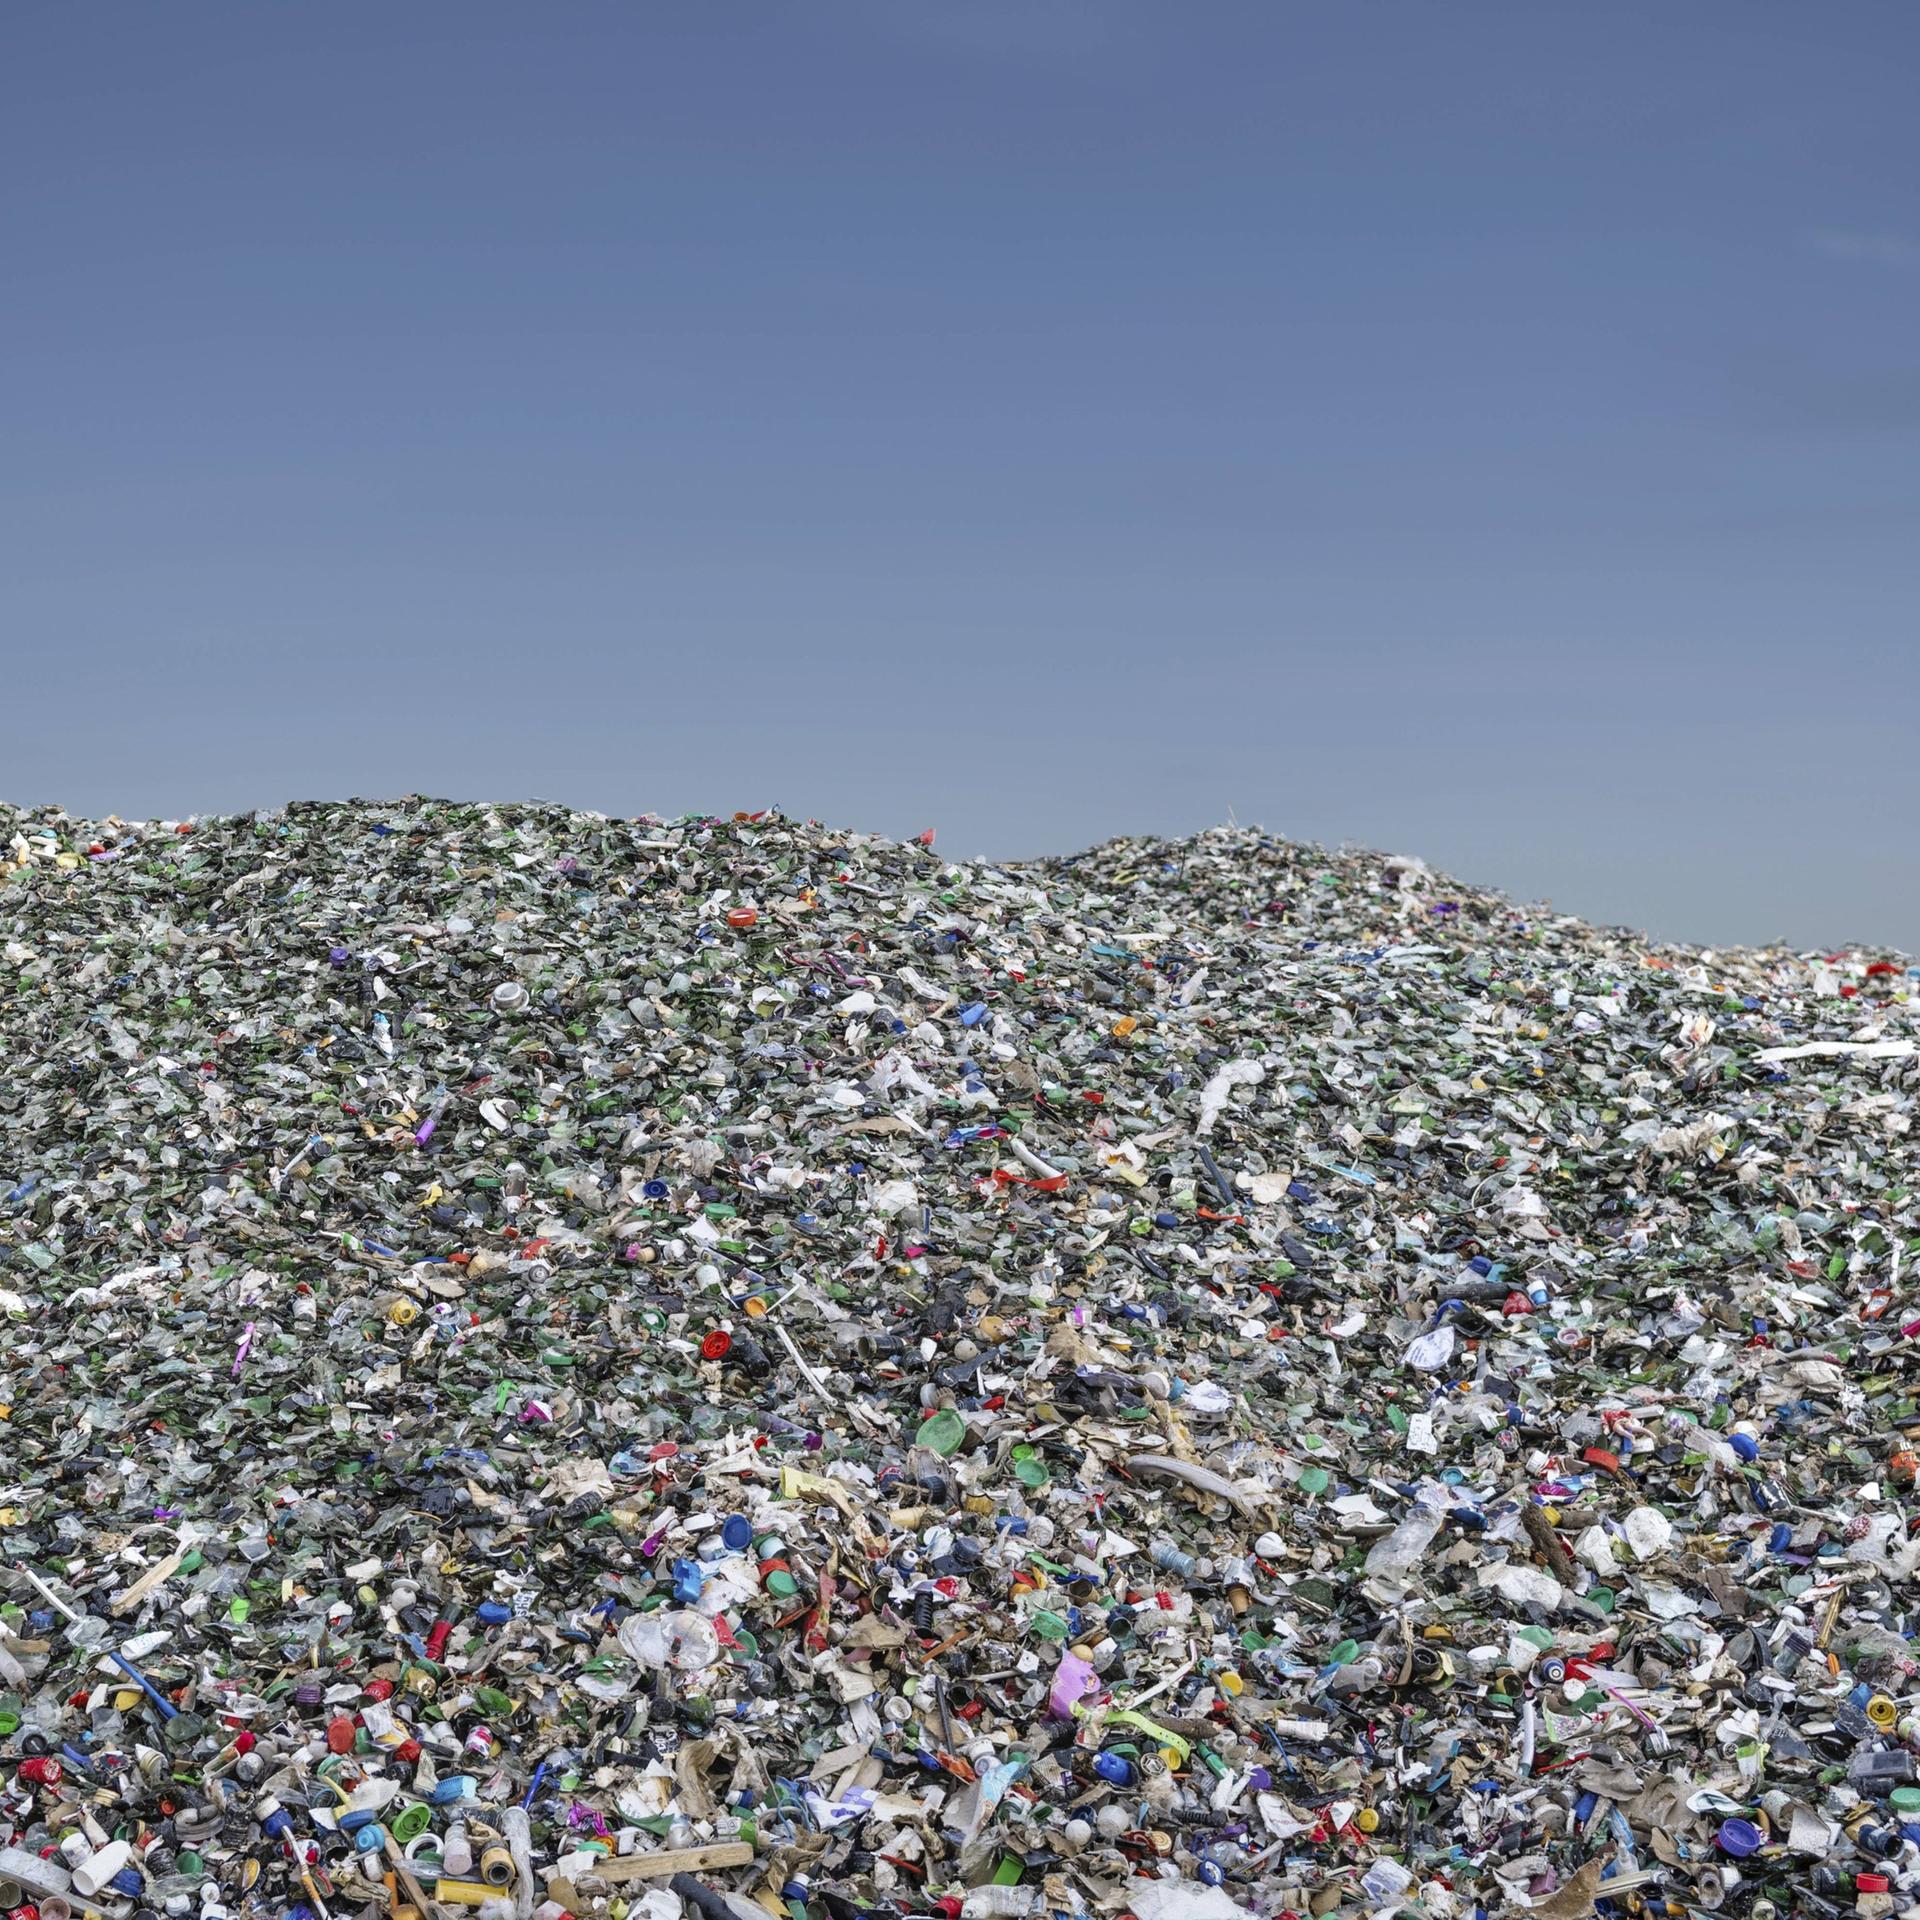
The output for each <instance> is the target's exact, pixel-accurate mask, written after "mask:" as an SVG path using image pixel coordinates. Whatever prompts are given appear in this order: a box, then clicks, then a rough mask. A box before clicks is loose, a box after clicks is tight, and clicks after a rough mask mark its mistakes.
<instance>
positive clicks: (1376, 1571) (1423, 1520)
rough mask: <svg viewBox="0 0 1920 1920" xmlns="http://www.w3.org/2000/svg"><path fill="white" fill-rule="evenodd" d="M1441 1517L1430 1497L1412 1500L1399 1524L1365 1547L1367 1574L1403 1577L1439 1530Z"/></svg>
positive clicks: (1430, 1543) (1421, 1555) (1417, 1561)
mask: <svg viewBox="0 0 1920 1920" xmlns="http://www.w3.org/2000/svg"><path fill="white" fill-rule="evenodd" d="M1443 1517H1444V1516H1443V1515H1442V1513H1441V1511H1440V1509H1439V1508H1438V1507H1437V1506H1435V1505H1433V1504H1432V1503H1431V1502H1430V1501H1428V1500H1426V1499H1420V1500H1417V1501H1415V1503H1414V1504H1413V1506H1412V1507H1411V1508H1410V1509H1409V1510H1408V1512H1407V1514H1406V1516H1405V1518H1403V1519H1402V1520H1401V1522H1400V1524H1399V1525H1398V1526H1397V1527H1395V1528H1394V1530H1393V1531H1392V1532H1391V1533H1389V1534H1387V1535H1386V1536H1385V1537H1384V1538H1382V1539H1379V1540H1376V1541H1375V1542H1374V1543H1373V1545H1372V1547H1371V1548H1370V1549H1369V1550H1368V1553H1367V1564H1366V1572H1367V1574H1368V1576H1369V1577H1370V1578H1375V1577H1377V1578H1380V1579H1386V1580H1404V1579H1405V1578H1406V1577H1407V1576H1408V1575H1409V1574H1410V1573H1412V1572H1413V1570H1414V1569H1415V1568H1416V1567H1417V1566H1419V1564H1420V1562H1421V1561H1422V1560H1424V1559H1425V1558H1426V1555H1427V1549H1428V1548H1429V1547H1430V1546H1432V1545H1433V1543H1434V1540H1435V1538H1436V1536H1437V1535H1438V1534H1439V1532H1440V1524H1441V1520H1442V1518H1443Z"/></svg>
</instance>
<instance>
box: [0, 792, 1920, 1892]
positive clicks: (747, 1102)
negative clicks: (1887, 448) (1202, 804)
mask: <svg viewBox="0 0 1920 1920" xmlns="http://www.w3.org/2000/svg"><path fill="white" fill-rule="evenodd" d="M0 954H3V955H4V962H5V964H4V967H3V968H0V1329H4V1336H3V1338H0V1550H3V1552H0V1558H3V1559H4V1562H5V1569H6V1570H5V1572H4V1573H0V1601H4V1607H0V1908H3V1909H6V1910H9V1911H14V1912H16V1913H24V1914H25V1915H26V1916H27V1920H33V1916H34V1915H35V1914H36V1913H37V1915H38V1916H39V1920H62V1917H63V1915H77V1916H86V1915H92V1914H100V1915H105V1916H110V1917H111V1920H129V1917H131V1916H135V1915H147V1916H158V1915H167V1916H174V1917H176V1920H177V1917H178V1916H186V1915H192V1914H202V1915H205V1916H208V1920H221V1916H235V1915H241V1914H256V1913H257V1914H261V1915H266V1914H273V1915H276V1916H278V1915H289V1914H290V1915H295V1916H300V1917H301V1920H329V1917H330V1916H334V1915H349V1914H356V1913H367V1914H372V1913H378V1912H384V1913H386V1914H389V1915H392V1916H394V1917H395V1920H416V1917H417V1920H448V1917H449V1916H458V1915H459V1914H460V1913H461V1911H462V1910H463V1909H474V1910H476V1911H477V1912H478V1913H479V1914H480V1916H481V1920H506V1916H507V1915H509V1914H512V1915H514V1916H516V1920H532V1916H534V1915H536V1914H537V1915H540V1916H542V1917H543V1920H558V1916H559V1915H561V1914H563V1913H572V1914H574V1915H577V1916H580V1917H581V1920H588V1917H589V1916H592V1917H593V1920H598V1917H599V1916H602V1915H605V1916H609V1920H625V1917H626V1916H628V1915H638V1916H640V1917H641V1920H680V1916H686V1920H692V1916H693V1915H695V1914H699V1915H701V1916H704V1920H766V1916H776V1917H782V1916H783V1917H784V1920H822V1917H823V1916H825V1917H827V1920H853V1916H855V1915H894V1914H900V1915H907V1914H913V1915H928V1916H932V1915H940V1916H943V1920H978V1917H979V1916H1023V1915H1029V1914H1032V1915H1044V1914H1063V1915H1081V1914H1098V1915H1111V1916H1119V1915H1127V1914H1131V1915H1135V1916H1138V1920H1236V1916H1238V1915H1241V1914H1244V1913H1251V1914H1254V1915H1258V1916H1261V1920H1275V1917H1276V1916H1284V1915H1289V1914H1291V1915H1306V1914H1309V1913H1311V1914H1330V1913H1362V1912H1371V1913H1373V1914H1375V1915H1381V1916H1390V1915H1393V1914H1407V1915H1426V1916H1433V1920H1455V1917H1457V1920H1465V1916H1470V1915H1474V1914H1482V1913H1485V1914H1493V1913H1500V1914H1506V1913H1520V1912H1531V1913H1533V1914H1536V1915H1539V1916H1543V1920H1581V1916H1584V1915H1586V1914H1589V1913H1598V1914H1602V1915H1636V1914H1663V1913H1665V1914H1677V1913H1696V1912H1702V1911H1713V1912H1720V1913H1728V1914H1752V1915H1755V1916H1759V1917H1760V1920H1766V1917H1767V1916H1779V1917H1780V1920H1786V1916H1789V1915H1801V1914H1832V1913H1856V1912H1857V1913H1861V1914H1867V1915H1876V1914H1885V1913H1899V1912H1906V1913H1913V1912H1920V1905H1917V1904H1916V1901H1920V1765H1917V1764H1916V1763H1917V1760H1920V1685H1916V1678H1915V1676H1916V1672H1917V1671H1920V1662H1917V1660H1916V1650H1917V1647H1920V1643H1917V1642H1916V1640H1915V1637H1914V1636H1915V1633H1916V1631H1920V1613H1916V1605H1915V1588H1914V1571H1915V1566H1916V1562H1917V1561H1920V1538H1917V1537H1916V1534H1915V1531H1914V1525H1913V1522H1914V1512H1915V1510H1914V1493H1913V1488H1914V1478H1915V1471H1916V1461H1915V1456H1914V1453H1913V1452H1912V1451H1910V1449H1909V1439H1910V1437H1911V1436H1912V1435H1913V1434H1914V1433H1915V1431H1917V1430H1920V1403H1917V1402H1916V1398H1915V1390H1914V1380H1915V1375H1914V1368H1913V1364H1912V1354H1913V1351H1914V1336H1915V1335H1920V1304H1917V1303H1916V1302H1917V1299H1920V1296H1917V1295H1916V1290H1915V1288H1914V1287H1913V1286H1912V1285H1911V1284H1910V1282H1909V1275H1910V1272H1911V1270H1912V1264H1913V1256H1914V1254H1915V1252H1916V1251H1920V1226H1917V1225H1916V1204H1915V1198H1914V1191H1913V1188H1914V1182H1915V1179H1916V1169H1915V1156H1914V1146H1913V1140H1912V1136H1911V1132H1910V1128H1911V1124H1912V1120H1913V1115H1914V1107H1915V1091H1916V1087H1920V1067H1916V1063H1915V1059H1914V1052H1915V1035H1916V1031H1917V1030H1920V1029H1917V1028H1916V1023H1915V1019H1914V1010H1915V991H1916V985H1917V984H1920V972H1917V971H1916V970H1915V969H1914V968H1912V967H1910V966H1909V965H1908V964H1907V962H1906V961H1905V960H1904V959H1902V958H1900V957H1899V956H1895V955H1890V954H1881V953H1877V952H1867V951H1857V950H1856V951H1847V952H1842V953H1833V954H1811V955H1810V954H1797V953H1792V952H1788V951H1785V950H1767V951H1739V952H1734V951H1721V952H1705V951H1697V950H1692V949H1686V948H1680V947H1673V946H1662V945H1655V944H1650V943H1648V942H1646V941H1645V940H1643V939H1640V938H1638V937H1636V936H1634V935H1632V934H1630V933H1627V932H1623V931H1618V930H1608V929H1603V928H1596V927H1592V926H1588V925H1585V924H1583V923H1581V922H1579V921H1578V920H1575V919H1572V918H1569V917H1567V916H1565V915H1561V914H1558V913H1555V912H1552V911H1550V910H1547V909H1544V908H1538V907H1523V906H1518V905H1515V904H1513V903H1511V902H1509V901H1507V900H1505V899H1503V898H1501V897H1499V896H1497V895H1495V894H1492V893H1489V892H1486V891H1483V890H1480V889H1476V888H1473V887H1469V886H1464V885H1461V884H1459V883H1457V882H1454V881H1452V880H1448V879H1445V878H1443V877H1441V876H1439V875H1437V874H1434V873H1432V872H1430V871H1429V870H1428V869H1427V867H1425V866H1424V865H1423V864H1422V863H1421V862H1419V861H1418V860H1414V859H1408V858H1384V857H1381V856H1378V855H1375V854H1370V853H1357V852H1350V851H1342V852H1337V853H1335V852H1328V851H1325V850H1323V849H1320V848H1316V847H1309V846H1301V845H1295V844H1290V843H1288V842H1285V841H1283V840H1279V839H1276V838H1273V837H1271V836H1268V835H1266V834H1263V833H1258V832H1253V831H1244V830H1238V829H1235V830H1217V831H1212V832H1207V833H1202V834H1199V835H1197V836H1194V837H1192V838H1190V839H1184V840H1177V841H1157V840H1140V839H1135V840H1121V841H1115V842H1112V843H1110V844H1108V845H1105V846H1101V847H1097V848H1095V849H1093V850H1091V851H1089V852H1087V853H1084V854H1080V855H1076V856H1073V857H1070V858H1061V859H1047V860H1039V861H1033V862H1029V863H1021V864H1009V865H999V866H996V865H991V864H988V863H983V862H977V861H964V862H951V861H947V860H945V859H942V858H940V857H939V856H938V855H937V854H936V853H935V852H934V851H932V850H931V848H929V847H925V846H921V845H919V844H901V843H898V842H894V841H890V840H884V839H880V838H876V837H872V836H868V835H862V834H851V833H840V832H835V831H831V830H829V829H827V828H823V827H820V826H818V825H814V824H800V823H796V822H793V821H789V820H787V819H784V818H782V817H780V816H778V815H775V814H756V815H751V816H746V815H742V816H736V817H734V818H732V819H728V820H719V819H690V820H680V821H672V822H669V821H664V820H658V819H653V818H649V817H643V818H641V819H639V820H632V821H628V820H614V819H607V818H603V817H600V816H598V815H592V814H586V813H580V812H575V811H570V810H568V809H565V808H561V807H556V806H545V805H540V806H535V805H527V806H505V805H502V806H482V805H466V804H454V803H450V802H440V801H429V800H422V799H418V798H409V799H406V800H402V801H398V802H395V803H392V804H385V805H383V804H374V803H365V802H358V801H356V802H351V803H345V804H305V805H292V806H288V807H287V808H285V809H283V810H280V811H276V812H271V813H260V814H256V815H247V816H241V817H237V818H223V819H209V818H202V819H195V820H191V821H178V822H173V821H150V822H140V823H130V822H122V821H117V820H110V821H104V822H87V821H80V820H75V819H70V818H68V817H66V816H64V815H61V814H57V813H52V812H47V811H32V810H8V809H0Z"/></svg>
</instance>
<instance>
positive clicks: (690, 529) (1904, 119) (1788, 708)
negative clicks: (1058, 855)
mask: <svg viewBox="0 0 1920 1920" xmlns="http://www.w3.org/2000/svg"><path fill="white" fill-rule="evenodd" d="M6 37H7V57H6V59H5V60H4V62H0V164H3V165H4V170H5V177H6V178H7V180H8V182H9V191H8V196H7V199H8V205H7V207H6V209H5V211H4V213H0V240H3V241H4V246H5V263H6V264H5V278H6V286H7V296H6V299H5V302H4V304H3V305H0V652H3V654H4V664H5V667H6V681H5V686H6V714H7V724H6V741H7V744H6V751H5V754H4V756H3V757H0V765H4V769H5V771H4V777H0V796H3V797H5V798H6V799H9V800H12V801H15V802H22V803H25V802H39V801H58V802H60V803H62V804H64V805H66V806H68V807H70V808H72V809H74V810H76V811H84V812H89V813H98V812H105V811H108V810H117V811H119V812H121V813H123V814H129V815H140V814H177V813H183V812H187V811H190V810H201V809H234V808H243V807H249V806H255V805H262V804H272V803H275V802H278V801H280V800H284V799H287V798H294V797H311V796H323V795H324V796H342V795H347V794H368V795H381V794H392V793H398V792H402V791H406V790H409V789H412V790H417V791H424V792H439V793H448V794H454V795H460V796H472V795H487V796H497V797H503V798H505V797H526V796H540V797H545V798H551V799H560V800H566V801H570V802H574V803H576V804H580V805H584V806H590V807H595V808H599V809H603V810H606V811H609V812H618V813H632V812H638V811H640V810H643V809H651V810H654V811H658V812H663V813H677V812H681V811H687V810H694V809H702V810H707V809H710V810H720V811H731V810H733V809H735V808H746V807H757V806H761V805H766V804H770V803H775V804H779V805H781V806H783V807H785V808H786V809H787V810H789V811H790V812H793V813H797V814H812V815H817V816H819V817H822V818H825V819H828V820H831V821H833V822H836V823H839V824H844V825H849V826H859V827H865V828H870V829H873V830H876V831H882V832H891V833H899V834H911V833H915V832H918V831H920V830H921V829H923V828H926V827H936V828H937V829H938V830H939V846H940V848H941V849H942V850H943V851H951V852H953V853H955V854H974V853H981V854H989V855H995V856H1015V855H1020V854H1027V853H1040V852H1049V851H1064V850H1067V849H1069V848H1072V847H1074V846H1076V845H1080V844H1085V843H1087V842H1089V841H1092V840H1096V839H1100V838H1104V837H1106V836H1108V835H1111V834H1115V833H1120V832H1140V831H1166V832H1184V831H1188V830H1191V829H1194V828H1198V827H1200V826H1203V825H1206V824H1209V823H1211V822H1215V821H1218V820H1222V819H1225V818H1228V817H1229V816H1231V817H1235V818H1237V819H1239V820H1240V821H1242V822H1250V821H1258V822H1260V823H1262V824H1264V825H1266V826H1268V827H1270V828H1272V829H1273V830H1275V831H1277V832H1281V833H1285V834H1288V835H1292V836H1295V837H1300V838H1309V839H1320V840H1326V841H1332V842H1338V841H1341V840H1348V839H1351V840H1354V841H1358V842H1361V843H1365V844H1369V845H1375V846H1381V847H1385V848H1389V849H1394V850H1404V851H1409V852H1417V853H1420V854H1422V855H1424V856H1426V857H1427V858H1428V859H1429V860H1430V861H1432V862H1433V863H1434V864H1436V865H1439V866H1442V867H1445V868H1448V869H1451V870H1452V871H1454V872H1456V873H1458V874H1460V875H1462V876H1464V877H1468V878H1471V879H1474V880H1476V881H1482V882H1486V883H1489V884H1493V885H1498V886H1502V887H1505V888H1506V889H1507V890H1509V891H1510V892H1513V893H1516V894H1519V895H1521V896H1523V897H1537V896H1540V895H1543V894H1550V895H1551V896H1552V897H1553V898H1554V900H1555V901H1556V903H1557V904H1558V905H1560V906H1562V907H1564V908H1566V909H1568V910H1571V911H1576V912H1580V913H1582V914H1585V915H1587V916H1588V917H1591V918H1594V919H1599V920H1603V921H1616V922H1624V923H1627V924H1630V925H1636V926H1643V927H1646V928H1649V929H1651V930H1652V931H1654V932H1656V933H1659V934H1662V935H1667V936H1672V937H1679V938H1689V939H1695V940H1701V941H1706V942H1721V941H1731V940H1741V939H1764V938H1768V937H1773V936H1781V937H1785V938H1788V939H1790V940H1793V941H1795V942H1796V943H1801V944H1807V945H1825V944H1837V943H1839V942H1842V941H1847V940H1861V941H1889V942H1894V943H1897V944H1899V945H1902V946H1904V947H1907V948H1909V949H1913V948H1920V888H1916V886H1915V884H1914V882H1915V879H1916V873H1915V864H1916V863H1915V856H1914V851H1913V847H1914V835H1913V826H1912V821H1913V815H1914V806H1913V800H1912V792H1911V778H1910V767H1911V761H1912V747H1913V743H1914V738H1915V721H1914V714H1915V711H1916V708H1915V698H1916V694H1920V649H1917V648H1916V645H1915V620H1914V615H1915V611H1916V601H1917V599H1920V595H1917V594H1916V573H1915V565H1914V555H1915V553H1916V552H1920V524H1916V523H1917V522H1920V484H1917V483H1920V461H1917V460H1916V452H1917V451H1920V347H1917V346H1916V341H1920V325H1917V324H1916V323H1917V322H1920V212H1917V211H1916V205H1915V201H1914V196H1913V183H1914V181H1915V180H1916V179H1920V116H1916V115H1915V114H1914V113H1913V112H1912V101H1911V77H1912V74H1913V72H1914V70H1915V60H1916V57H1920V12H1916V11H1915V10H1914V9H1913V8H1911V7H1910V6H1906V5H1896V4H1891V3H1876V0H1867V3H1866V4H1861V5H1857V6H1853V7H1848V8H1844V9H1839V10H1835V9H1831V8H1814V7H1806V6H1802V5H1798V4H1774V3H1772V0H1741V3H1740V4H1698V5H1691V6H1687V7H1674V6H1671V5H1652V4H1638V5H1635V4H1622V5H1616V6H1609V7H1599V8H1595V7H1549V8H1541V7H1535V6H1531V5H1522V4H1517V3H1516V4H1489V5H1478V6H1474V5H1469V6H1458V7H1451V6H1450V7H1431V8H1412V7H1399V6H1386V5H1374V4H1367V3H1366V0H1359V3H1357V4H1348V5H1340V6H1326V5H1316V6H1312V7H1308V6H1304V5H1291V4H1284V3H1276V0H1220V3H1219V4H1212V5H1208V6H1205V7H1199V8H1191V7H1178V6H1171V5H1146V4H1139V3H1138V0H813V3H812V4H809V5H808V6H805V7H796V8H783V9H763V8H744V7H743V8H731V7H677V8H640V7H631V6H627V5H624V4H620V5H614V4H591V3H582V4H576V5H571V6H568V7H566V8H560V9H554V8H529V7H525V6H522V5H505V4H493V3H492V0H462V4H459V5H453V4H422V5H416V6H410V7H407V8H400V9H396V8H387V7H373V6H369V5H337V6H329V7H325V8H271V9H262V8H257V7H246V6H239V5H222V4H208V5H204V6H200V7H197V8H195V9H193V10H192V12H191V13H190V14H182V13H180V12H178V11H174V10H169V9H143V8H134V7H109V8H76V7H72V6H67V5H61V4H57V0H55V3H51V4H37V5H34V4H18V5H16V6H14V7H13V8H11V9H10V10H9V13H8V20H7V36H6Z"/></svg>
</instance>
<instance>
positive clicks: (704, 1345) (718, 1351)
mask: <svg viewBox="0 0 1920 1920" xmlns="http://www.w3.org/2000/svg"><path fill="white" fill-rule="evenodd" d="M732 1346H733V1335H732V1334H730V1333H728V1332H727V1331H726V1330H725V1329H724V1328H723V1327H715V1328H714V1330H713V1331H712V1332H711V1333H710V1334H708V1335H707V1337H706V1338H705V1339H704V1340H702V1341H701V1342H700V1357H701V1358H702V1359H703V1360H724V1359H725V1358H726V1357H727V1354H728V1352H729V1351H730V1350H731V1348H732Z"/></svg>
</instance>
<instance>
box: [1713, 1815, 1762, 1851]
mask: <svg viewBox="0 0 1920 1920" xmlns="http://www.w3.org/2000/svg"><path fill="white" fill-rule="evenodd" d="M1718 1837H1719V1842H1720V1851H1721V1852H1722V1853H1727V1854H1731V1855H1732V1856H1733V1857H1734V1859H1736V1860H1745V1859H1747V1858H1748V1857H1749V1856H1751V1855H1753V1854H1756V1853H1758V1852H1759V1851H1760V1849H1761V1848H1762V1847H1763V1846H1765V1845H1766V1841H1765V1839H1764V1838H1763V1836H1762V1835H1761V1832H1760V1829H1759V1828H1758V1827H1756V1826H1755V1825H1754V1824H1753V1822H1752V1821H1751V1820H1722V1821H1721V1822H1720V1833H1719V1836H1718Z"/></svg>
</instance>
